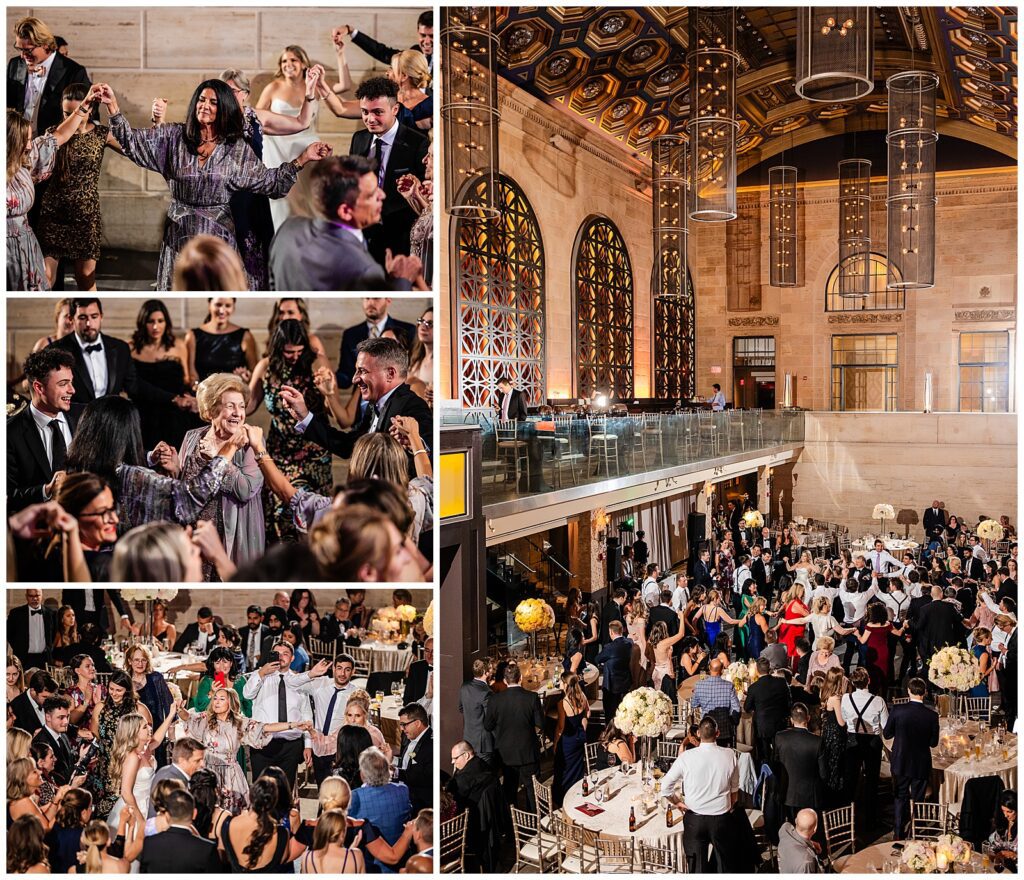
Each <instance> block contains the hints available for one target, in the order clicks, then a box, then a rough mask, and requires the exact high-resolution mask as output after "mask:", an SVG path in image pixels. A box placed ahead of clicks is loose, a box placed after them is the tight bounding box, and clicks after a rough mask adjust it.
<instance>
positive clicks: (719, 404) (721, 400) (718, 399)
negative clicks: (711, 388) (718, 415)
mask: <svg viewBox="0 0 1024 880" xmlns="http://www.w3.org/2000/svg"><path fill="white" fill-rule="evenodd" d="M711 409H712V410H713V411H714V412H721V411H722V410H723V409H725V395H724V394H723V393H722V392H721V391H716V392H715V396H714V397H712V398H711Z"/></svg>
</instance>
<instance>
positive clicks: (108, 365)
mask: <svg viewBox="0 0 1024 880" xmlns="http://www.w3.org/2000/svg"><path fill="white" fill-rule="evenodd" d="M71 316H72V318H73V319H74V322H75V332H74V333H69V334H68V335H67V336H63V337H61V338H60V339H58V340H57V341H56V342H51V343H50V348H56V349H59V350H62V351H67V352H70V353H71V355H72V357H74V359H75V366H74V370H73V377H74V386H75V387H74V397H73V398H72V401H73V402H74V403H79V404H87V403H92V402H93V401H94V400H97V399H99V398H100V397H106V396H108V395H115V394H120V393H121V392H122V391H125V392H127V394H128V396H129V397H131V398H132V399H138V398H139V397H140V396H144V397H145V398H146V399H147V400H149V401H152V402H153V403H166V404H170V403H173V402H174V398H175V397H176V395H175V394H173V393H172V392H170V391H164V390H163V389H162V388H157V386H156V385H153V384H151V383H150V382H147V381H146V380H144V379H140V378H139V377H138V375H137V374H136V372H135V361H134V360H132V356H131V350H130V349H129V348H128V343H127V342H124V341H123V340H121V339H115V338H114V337H113V336H108V335H107V334H106V333H104V332H103V303H102V302H100V300H99V299H97V298H96V297H94V296H93V297H90V296H83V297H79V298H77V299H73V300H71Z"/></svg>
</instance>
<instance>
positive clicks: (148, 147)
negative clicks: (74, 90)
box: [99, 84, 182, 178]
mask: <svg viewBox="0 0 1024 880" xmlns="http://www.w3.org/2000/svg"><path fill="white" fill-rule="evenodd" d="M99 88H100V89H101V95H102V97H101V100H102V101H103V103H104V104H106V106H107V111H108V112H109V113H110V120H109V121H110V133H111V134H112V135H113V136H114V140H116V141H117V142H118V143H119V144H120V145H121V149H122V151H123V152H124V155H125V156H126V157H127V158H129V159H131V160H132V161H133V162H134V163H135V164H136V165H140V166H141V167H143V168H146V169H147V170H149V171H155V172H157V173H158V174H160V175H162V176H163V177H165V178H166V177H168V176H169V175H170V171H171V168H170V165H171V156H172V154H173V151H174V146H175V144H176V143H177V142H178V139H179V138H180V137H181V130H182V127H181V126H180V125H177V124H175V125H158V126H156V127H155V128H132V127H131V126H130V125H129V124H128V120H127V119H126V118H125V117H124V115H123V114H122V113H121V110H120V108H119V107H118V104H117V98H116V97H115V96H114V92H113V90H112V89H111V88H110V86H108V85H105V84H101V85H100V86H99Z"/></svg>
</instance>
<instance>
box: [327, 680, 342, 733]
mask: <svg viewBox="0 0 1024 880" xmlns="http://www.w3.org/2000/svg"><path fill="white" fill-rule="evenodd" d="M342 690H343V688H335V689H334V693H333V694H332V695H331V702H329V703H328V704H327V716H326V717H325V718H324V726H323V732H324V733H325V734H327V733H330V732H331V718H332V717H333V716H334V706H335V704H336V703H337V702H338V694H340V693H341V692H342Z"/></svg>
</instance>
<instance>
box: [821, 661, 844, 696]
mask: <svg viewBox="0 0 1024 880" xmlns="http://www.w3.org/2000/svg"><path fill="white" fill-rule="evenodd" d="M846 685H847V683H846V675H845V674H844V673H843V668H842V667H841V666H833V667H832V668H831V669H830V670H829V671H828V672H826V673H825V682H824V684H822V686H821V689H820V690H819V691H818V698H819V699H820V700H821V704H822V705H825V703H827V702H828V701H829V700H830V699H831V698H832V697H834V696H840V697H841V696H842V695H843V694H845V693H846V691H847V686H846Z"/></svg>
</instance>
